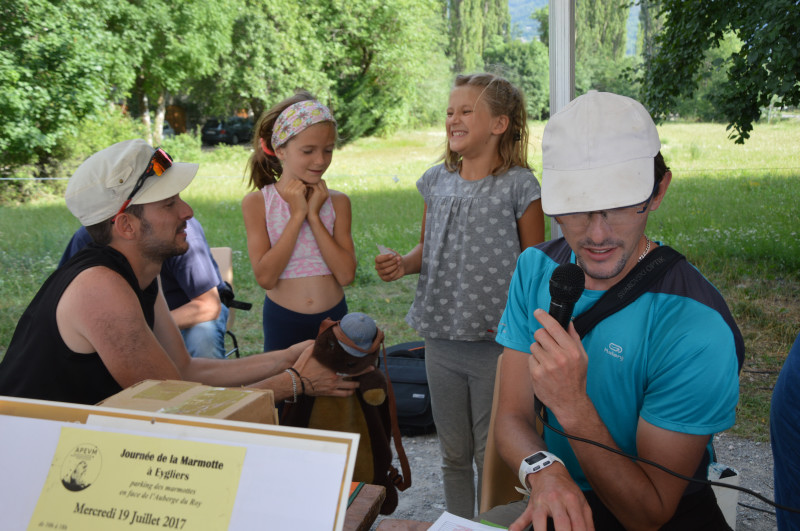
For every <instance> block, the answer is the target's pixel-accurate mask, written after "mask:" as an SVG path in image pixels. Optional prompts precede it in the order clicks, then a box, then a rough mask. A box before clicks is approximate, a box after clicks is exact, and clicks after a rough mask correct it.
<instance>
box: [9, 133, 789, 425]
mask: <svg viewBox="0 0 800 531" xmlns="http://www.w3.org/2000/svg"><path fill="white" fill-rule="evenodd" d="M543 128H544V124H543V123H541V122H536V123H532V124H531V149H530V157H531V161H532V165H533V167H534V170H535V172H536V174H537V176H538V175H539V174H540V172H541V149H540V146H541V135H542V131H543ZM659 130H660V134H661V138H662V144H663V153H664V155H665V158H666V160H667V163H668V164H669V165H670V166H671V167H672V170H673V173H674V178H673V182H672V185H671V187H670V189H669V192H668V194H667V198H666V200H665V202H664V203H663V205H662V207H661V208H660V209H659V210H658V211H657V212H655V213H654V214H653V215H652V216H651V218H650V223H649V226H648V235H649V236H651V237H653V238H656V239H658V240H661V241H663V242H665V243H667V244H669V245H671V246H673V247H675V248H676V249H678V250H679V251H681V252H682V253H684V254H685V255H686V256H687V257H688V258H689V260H691V261H692V262H693V263H694V264H695V265H697V266H698V268H699V269H700V270H701V271H702V272H703V273H704V274H705V275H706V277H708V278H709V279H710V280H711V281H712V282H713V283H714V284H715V285H716V286H717V287H718V288H719V290H720V291H721V292H722V294H723V295H724V296H725V297H726V299H727V301H728V303H729V305H730V307H731V310H732V311H733V313H734V316H735V318H736V320H737V323H738V324H739V326H740V328H741V329H742V333H743V335H744V338H745V345H746V349H747V358H746V363H745V367H744V369H743V372H742V375H741V398H740V403H739V409H738V414H737V424H736V426H735V427H734V428H733V430H732V431H733V433H735V434H737V435H741V436H746V437H752V438H756V439H759V440H766V439H767V437H768V431H767V426H768V425H767V422H768V417H769V399H770V396H771V392H772V386H773V385H774V382H775V379H776V378H777V374H778V371H779V370H780V367H781V365H782V363H783V360H784V358H785V356H786V353H787V352H788V350H789V348H790V346H791V343H792V341H793V340H794V337H795V336H796V335H797V333H798V331H800V238H798V231H800V229H798V227H800V214H798V212H800V209H798V206H797V205H798V204H800V185H798V177H800V155H798V150H797V149H796V148H797V146H798V145H800V124H797V123H796V122H794V123H792V122H781V123H778V124H774V125H760V126H757V127H756V129H755V131H754V133H753V135H752V137H751V139H750V140H749V141H748V142H747V144H745V145H744V146H739V145H735V144H733V142H731V141H730V140H728V139H727V138H726V133H725V127H724V126H723V125H718V124H681V123H668V124H665V125H662V126H660V127H659ZM443 141H444V135H443V133H442V132H441V131H440V130H438V129H431V130H423V131H416V132H403V133H399V134H397V135H394V136H392V137H391V138H386V139H383V138H366V139H361V140H359V141H357V142H355V143H353V144H351V145H348V146H345V147H344V148H343V149H340V150H338V151H337V152H336V153H335V155H334V161H333V164H332V165H331V168H330V169H329V170H328V173H327V174H326V179H327V180H328V185H329V186H330V187H331V188H334V189H336V190H340V191H343V192H345V193H347V194H348V195H349V196H350V198H351V201H352V206H353V238H354V241H355V244H356V252H357V255H358V259H359V265H358V270H357V274H356V280H355V282H354V283H353V285H351V286H349V287H348V288H347V289H346V292H347V298H348V303H349V306H350V309H351V310H358V311H364V312H367V313H369V314H371V315H372V316H374V317H375V319H376V320H377V321H378V322H379V324H380V326H381V327H382V328H383V329H384V331H385V333H386V340H387V344H393V343H399V342H402V341H410V340H413V339H416V337H417V336H416V334H415V332H414V331H413V330H411V329H410V328H409V327H408V325H406V324H405V322H404V317H405V314H406V312H407V310H408V307H409V305H410V304H411V301H412V300H413V296H414V289H415V287H416V277H408V278H405V279H402V280H401V281H398V282H394V283H389V284H387V283H384V282H381V281H380V279H378V277H377V275H376V273H375V271H374V268H373V258H374V256H375V254H376V252H377V247H376V244H379V243H380V244H383V245H386V246H389V247H393V248H395V249H397V250H398V251H401V252H404V251H407V250H408V249H410V248H411V247H412V246H413V245H414V244H415V243H416V242H417V241H418V240H419V228H420V219H421V216H422V208H423V204H422V200H421V198H420V196H419V194H418V192H417V190H416V186H415V182H416V180H417V179H418V178H419V176H420V175H421V174H422V172H423V171H424V170H425V169H426V168H428V167H429V166H431V165H432V164H434V163H436V162H437V159H438V157H439V155H440V153H441V151H442V146H443ZM173 155H175V156H176V157H177V158H180V157H181V154H180V153H173ZM248 156H249V148H248V147H247V146H234V147H228V146H220V147H218V148H216V149H213V150H203V151H202V152H201V153H200V154H199V155H196V158H195V159H194V160H195V161H197V162H200V164H201V166H200V172H199V174H198V178H197V179H195V181H194V182H193V184H192V185H191V186H190V187H189V188H188V189H187V190H186V192H185V193H184V194H183V197H184V198H185V199H186V200H187V201H188V202H189V203H190V204H191V205H192V206H193V208H194V209H195V215H196V216H197V218H198V219H199V220H200V221H201V223H202V224H203V226H204V228H205V230H206V235H207V237H208V240H209V243H210V244H211V245H212V246H230V247H232V248H233V251H234V280H235V288H236V293H237V298H239V299H241V300H245V301H250V302H253V303H254V308H253V310H252V311H250V312H242V311H238V312H237V314H236V324H235V331H236V333H237V336H238V338H239V343H240V346H241V347H242V348H243V350H244V351H245V352H246V353H253V352H257V351H258V350H259V349H260V345H261V344H262V341H263V338H262V335H261V334H262V332H261V303H262V300H263V296H264V294H263V290H262V289H261V288H259V287H258V285H257V284H256V282H255V279H254V278H253V274H252V271H251V269H250V262H249V259H248V257H247V252H246V237H245V231H244V226H243V223H242V217H241V208H240V202H241V198H242V196H243V195H244V194H245V193H246V192H247V185H246V182H245V180H244V179H243V175H244V170H245V166H246V162H247V158H248ZM77 227H78V222H77V220H75V218H74V217H72V215H71V214H70V213H69V211H68V210H67V209H66V206H65V205H64V202H63V199H61V198H60V197H45V198H41V199H38V200H36V201H34V202H32V203H27V204H25V205H9V206H0V267H2V271H3V274H2V275H0V355H2V353H3V352H4V351H5V348H6V347H7V345H8V342H9V341H10V339H11V334H12V333H13V330H14V327H15V325H16V321H17V319H18V318H19V316H20V315H21V313H22V311H23V310H24V309H25V307H26V306H27V304H28V302H30V299H31V298H32V296H33V295H34V293H35V292H36V290H37V289H38V287H39V286H40V285H41V283H42V282H43V281H44V279H45V278H46V277H47V275H48V274H49V273H50V272H51V271H52V270H53V269H54V268H55V266H56V264H57V262H58V259H59V257H60V255H61V252H62V250H63V248H64V246H65V245H66V242H67V241H68V240H69V237H70V236H71V235H72V233H73V232H74V230H75V229H77ZM548 234H549V232H548Z"/></svg>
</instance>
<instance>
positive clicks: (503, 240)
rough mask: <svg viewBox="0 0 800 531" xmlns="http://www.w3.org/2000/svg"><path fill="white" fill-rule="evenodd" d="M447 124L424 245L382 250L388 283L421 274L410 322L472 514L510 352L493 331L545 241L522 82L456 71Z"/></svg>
mask: <svg viewBox="0 0 800 531" xmlns="http://www.w3.org/2000/svg"><path fill="white" fill-rule="evenodd" d="M446 131H447V140H446V145H445V153H444V156H443V159H444V162H443V163H442V164H439V165H437V166H434V167H432V168H430V169H429V170H428V171H426V172H425V174H424V175H423V176H422V178H420V179H419V181H417V188H418V189H419V191H420V193H421V194H422V196H423V198H424V199H425V211H424V214H423V218H422V231H421V237H420V242H419V244H417V245H416V246H415V247H414V248H413V249H412V250H411V251H410V252H409V253H408V254H405V255H403V256H401V255H399V254H398V253H395V252H394V251H391V252H389V253H384V254H379V255H378V256H376V257H375V269H376V271H377V272H378V275H379V276H380V277H381V279H383V280H384V281H386V282H389V281H393V280H397V279H398V278H401V277H403V276H405V275H408V274H414V273H419V281H418V284H417V291H416V295H415V298H414V302H413V304H412V305H411V309H410V310H409V312H408V315H407V316H406V321H407V322H408V323H409V324H410V325H411V326H412V327H413V328H414V329H415V330H416V331H417V332H418V333H419V334H420V335H421V336H422V337H423V338H424V339H425V351H426V356H425V365H426V370H427V373H428V384H429V386H430V390H431V400H432V405H433V418H434V421H435V423H436V431H437V433H438V436H439V444H440V447H441V452H442V475H443V478H444V491H445V500H446V503H447V510H448V511H449V512H451V513H453V514H456V515H458V516H462V517H464V518H472V516H473V515H474V511H475V503H476V499H479V498H480V485H481V479H482V478H481V472H482V469H483V455H484V450H485V447H486V437H487V435H488V431H489V418H490V415H491V407H492V392H493V388H494V378H495V369H496V365H497V356H498V355H499V354H500V352H501V351H502V347H501V346H500V345H498V344H497V343H495V341H494V337H495V334H496V332H497V325H498V321H499V320H500V316H501V314H502V313H503V309H504V306H505V303H506V295H507V293H508V283H509V281H510V280H511V276H512V273H513V272H514V267H515V264H516V260H517V257H518V256H519V254H520V252H521V251H522V250H524V249H526V248H527V247H530V246H533V245H536V244H538V243H541V242H542V241H543V240H544V215H543V214H542V207H541V201H540V199H539V197H540V188H539V183H538V182H537V180H536V177H534V175H533V173H532V172H531V170H530V167H529V165H528V156H527V155H528V126H527V113H526V111H525V101H524V97H523V95H522V93H521V92H520V90H519V89H517V88H516V87H515V86H513V85H512V84H511V83H509V82H508V81H507V80H505V79H503V78H502V77H499V76H496V75H492V74H472V75H460V76H458V77H456V80H455V85H454V87H453V89H452V91H451V92H450V101H449V105H448V108H447V120H446ZM473 460H474V462H475V466H476V467H477V470H478V484H477V485H478V490H477V493H476V489H475V476H474V470H473ZM476 496H477V497H476Z"/></svg>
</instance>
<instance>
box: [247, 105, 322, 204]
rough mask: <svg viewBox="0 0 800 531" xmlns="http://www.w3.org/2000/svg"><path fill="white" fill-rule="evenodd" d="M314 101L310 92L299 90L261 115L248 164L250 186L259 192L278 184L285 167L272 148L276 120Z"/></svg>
mask: <svg viewBox="0 0 800 531" xmlns="http://www.w3.org/2000/svg"><path fill="white" fill-rule="evenodd" d="M314 99H316V98H314V96H313V95H312V94H311V93H310V92H308V91H306V90H298V91H297V92H296V93H295V94H294V95H292V96H290V97H288V98H286V99H284V100H283V101H280V102H278V103H276V104H275V105H273V106H272V108H271V109H269V110H268V111H266V112H264V114H262V115H261V118H259V120H258V124H257V125H256V128H255V132H254V133H253V154H252V155H250V160H249V161H248V162H247V168H248V170H249V172H250V178H249V179H248V184H249V185H250V186H252V187H253V188H255V189H257V190H258V189H260V188H263V187H265V186H266V185H268V184H273V183H276V182H278V179H280V177H281V174H282V173H283V167H282V166H281V162H280V160H278V157H276V156H275V148H274V147H273V146H272V128H273V127H274V126H275V120H277V119H278V116H280V115H281V113H282V112H283V111H284V110H286V109H287V108H288V107H289V106H291V105H294V104H295V103H299V102H301V101H306V100H314ZM264 147H266V148H267V149H269V150H270V151H271V152H272V154H271V155H268V154H267V153H266V151H264Z"/></svg>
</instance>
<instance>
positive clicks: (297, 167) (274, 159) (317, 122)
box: [242, 91, 356, 351]
mask: <svg viewBox="0 0 800 531" xmlns="http://www.w3.org/2000/svg"><path fill="white" fill-rule="evenodd" d="M335 143H336V120H334V118H333V115H332V114H331V111H330V110H329V109H328V108H327V107H326V106H325V105H323V104H321V103H320V102H318V101H316V100H315V99H314V97H313V96H312V95H311V94H309V93H308V92H305V91H302V92H298V93H297V94H295V95H294V96H292V97H290V98H287V99H285V100H283V101H282V102H280V103H278V104H277V105H275V106H274V107H273V108H271V109H270V110H268V111H267V112H266V113H264V115H263V116H262V117H261V119H260V120H259V122H258V126H257V127H256V131H255V134H254V138H253V155H252V156H251V157H250V161H249V163H248V169H249V173H250V178H249V184H250V185H251V186H252V187H253V188H254V189H255V191H253V192H250V193H248V194H247V195H246V196H245V197H244V199H243V200H242V212H243V214H244V224H245V229H246V231H247V252H248V254H249V255H250V263H251V265H252V266H253V272H254V273H255V276H256V280H257V281H258V283H259V285H261V287H263V288H264V289H265V290H266V291H267V293H266V297H265V299H264V311H263V326H264V349H265V350H266V351H269V350H274V349H279V348H286V347H288V346H289V345H293V344H295V343H297V342H299V341H302V340H305V339H313V338H315V337H316V336H317V332H318V331H319V324H320V323H321V322H322V321H323V319H325V318H326V317H330V318H331V319H334V320H338V319H341V318H342V317H344V315H345V314H346V313H347V302H346V301H345V297H344V290H343V288H342V287H343V286H346V285H348V284H350V283H351V282H352V281H353V278H354V277H355V272H356V256H355V249H354V245H353V238H352V236H351V234H350V224H351V210H350V199H349V198H348V197H347V196H346V195H345V194H343V193H341V192H337V191H335V190H329V189H328V187H327V185H326V184H325V180H324V179H323V178H322V176H323V175H324V174H325V170H327V169H328V166H330V164H331V157H332V154H333V149H334V145H335ZM277 345H284V346H281V347H279V346H277Z"/></svg>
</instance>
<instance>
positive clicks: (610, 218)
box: [482, 91, 744, 531]
mask: <svg viewBox="0 0 800 531" xmlns="http://www.w3.org/2000/svg"><path fill="white" fill-rule="evenodd" d="M660 149H661V142H660V140H659V137H658V131H657V129H656V127H655V124H654V123H653V120H652V118H651V117H650V115H649V114H648V112H647V111H646V110H645V108H644V107H643V106H642V105H641V104H640V103H639V102H637V101H635V100H633V99H631V98H627V97H624V96H619V95H616V94H610V93H603V92H597V91H589V92H588V93H586V94H584V95H582V96H580V97H578V98H576V99H575V100H573V101H572V102H570V103H569V104H568V105H567V106H566V107H564V109H562V110H561V111H559V112H558V113H556V114H554V115H553V116H552V117H551V118H550V120H549V122H548V124H547V125H546V127H545V130H544V134H543V137H542V158H543V171H542V208H543V210H544V213H545V214H546V215H548V216H551V218H552V220H553V222H554V223H558V224H559V226H560V228H561V231H562V233H563V235H564V236H563V238H558V239H555V240H551V241H548V242H545V243H543V244H540V245H538V246H535V247H532V248H529V249H527V250H526V251H524V252H523V253H522V254H521V255H520V257H519V259H518V260H517V266H516V269H515V272H514V276H513V278H512V280H511V284H510V286H509V292H508V299H507V302H506V307H505V311H504V312H503V316H502V317H501V319H500V323H499V325H498V333H497V341H498V343H500V344H501V345H503V347H504V349H503V358H502V363H501V367H500V371H501V377H500V389H499V402H498V409H497V413H496V417H495V429H494V437H495V441H496V442H497V448H498V452H499V454H500V456H501V457H502V458H503V460H504V461H505V462H506V464H507V465H508V466H509V467H511V468H512V469H513V470H518V471H519V478H520V482H521V484H522V487H524V488H525V489H528V492H529V498H528V499H527V500H524V501H520V502H516V503H515V504H512V505H506V506H499V507H497V508H494V509H492V510H490V511H488V512H487V513H484V514H483V515H482V517H483V518H486V519H487V520H488V521H490V522H494V523H496V524H500V525H507V526H509V530H511V531H520V530H522V529H523V528H525V527H527V526H528V525H531V524H532V525H533V528H534V529H536V530H537V531H538V530H544V529H547V526H548V520H549V521H550V524H551V525H552V524H554V525H555V528H556V529H603V530H608V529H612V530H616V529H680V530H681V531H683V530H687V529H697V530H700V529H702V530H709V529H729V527H728V526H727V524H726V522H725V518H724V516H723V514H722V512H721V510H720V509H719V506H718V504H717V502H716V498H715V497H714V493H713V491H712V490H711V487H710V486H708V485H705V484H701V483H697V482H689V481H687V480H685V479H681V478H678V477H676V476H674V475H671V474H669V473H667V472H666V471H664V470H661V469H658V468H656V467H654V466H652V465H649V464H645V463H643V462H642V461H638V460H634V459H631V458H630V457H627V456H624V455H620V454H617V453H613V452H610V451H608V450H607V449H605V448H601V447H599V446H597V445H594V444H589V443H587V442H585V441H587V440H588V441H593V442H597V443H601V444H602V445H605V446H607V447H610V448H613V449H615V450H618V451H621V452H624V453H626V454H628V455H631V456H636V457H639V458H643V459H647V460H650V461H652V462H656V463H658V464H660V465H662V466H663V467H666V468H667V469H669V470H672V471H675V472H677V473H679V474H682V475H683V476H689V477H694V478H698V479H705V478H706V477H707V474H708V464H709V462H710V459H711V458H712V456H713V453H712V452H713V448H712V447H711V441H712V439H713V435H714V433H716V432H719V431H722V430H725V429H728V428H730V427H731V426H732V425H733V424H734V421H735V418H736V403H737V401H738V393H739V379H738V371H739V368H740V366H741V362H742V360H743V357H744V343H743V340H742V336H741V333H740V332H739V329H738V328H737V326H736V324H735V323H734V321H733V318H732V316H731V314H730V311H729V310H728V307H727V305H726V303H725V301H724V300H723V298H722V296H721V295H720V294H719V292H718V291H717V290H716V289H715V288H714V286H712V285H711V284H710V283H709V282H708V281H707V280H706V279H705V278H704V277H703V276H702V275H701V274H700V273H699V272H698V271H697V269H695V268H694V266H692V265H691V264H690V263H688V262H687V261H686V260H679V261H677V262H676V263H675V264H674V265H673V266H672V267H670V268H669V269H668V270H667V271H666V273H665V274H664V276H663V277H661V278H659V279H657V280H656V281H654V282H653V284H651V285H650V286H649V287H648V289H647V290H646V291H645V292H644V293H643V294H642V295H640V296H639V297H638V298H636V299H635V300H634V301H632V302H631V303H630V304H629V305H628V306H626V307H624V308H622V309H621V310H619V311H617V312H616V313H613V314H612V315H610V316H608V317H606V318H605V319H603V320H602V321H600V322H599V323H598V324H597V325H596V326H595V327H594V328H592V329H591V330H589V331H588V333H586V335H585V336H584V337H583V338H581V336H580V335H579V334H578V333H577V331H576V330H575V326H574V324H573V323H571V322H570V323H569V325H568V329H567V330H565V329H564V328H563V327H562V326H561V324H559V321H558V320H556V319H555V318H554V317H553V316H551V315H550V314H549V313H548V311H547V309H548V308H549V307H550V302H551V296H550V290H549V287H550V286H549V284H550V279H551V276H552V274H553V271H554V270H555V269H556V268H557V267H558V266H559V265H561V264H566V263H573V264H577V265H578V266H579V267H580V269H581V270H582V272H583V277H584V281H585V290H583V292H582V294H581V296H580V298H579V299H578V301H577V302H576V304H575V308H574V311H573V315H579V314H581V313H582V312H584V311H586V310H587V309H588V308H590V307H591V306H592V305H593V304H594V303H595V302H596V301H597V300H598V299H599V298H600V297H601V296H602V295H603V294H604V293H605V292H606V291H607V290H609V289H610V288H612V287H613V286H615V285H617V284H618V283H621V282H624V283H625V284H623V285H628V284H629V283H632V282H634V279H631V280H628V279H626V275H628V273H629V272H630V271H632V270H633V268H634V267H635V266H636V265H637V263H639V262H640V261H641V260H643V259H644V258H645V257H646V256H647V255H648V253H650V252H652V251H653V250H654V249H655V248H657V247H658V246H659V243H658V242H656V241H653V240H651V239H650V238H649V237H648V236H647V234H646V228H647V220H648V217H649V215H650V213H651V212H653V211H654V210H656V209H658V208H659V206H660V205H661V204H662V201H663V200H664V197H665V194H666V192H667V188H668V187H669V185H670V183H671V180H672V174H671V172H670V171H669V168H668V167H667V166H666V164H665V162H664V159H663V157H662V155H661V152H660ZM637 278H638V277H637ZM622 292H623V291H622V290H621V291H620V293H622ZM534 392H535V394H536V398H538V399H539V400H540V401H541V403H542V404H544V416H545V418H546V419H547V422H548V423H549V425H551V426H553V427H554V428H556V429H558V430H560V431H561V432H563V433H566V434H567V435H570V436H575V437H579V438H582V440H581V441H576V440H573V439H569V438H567V437H565V436H564V435H562V434H560V433H557V432H556V431H553V430H551V429H549V428H547V427H546V428H545V429H544V431H543V434H541V435H540V432H538V431H537V429H536V422H537V414H536V410H535V401H534Z"/></svg>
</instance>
